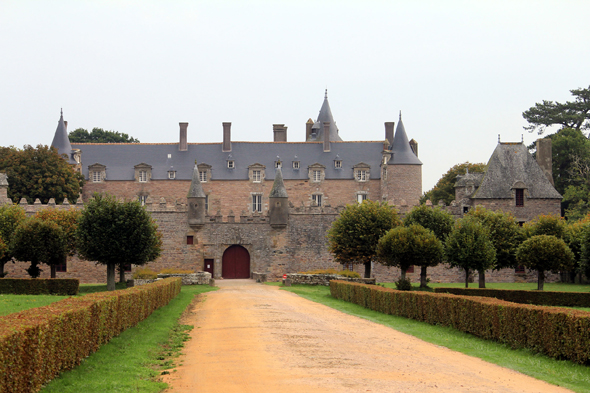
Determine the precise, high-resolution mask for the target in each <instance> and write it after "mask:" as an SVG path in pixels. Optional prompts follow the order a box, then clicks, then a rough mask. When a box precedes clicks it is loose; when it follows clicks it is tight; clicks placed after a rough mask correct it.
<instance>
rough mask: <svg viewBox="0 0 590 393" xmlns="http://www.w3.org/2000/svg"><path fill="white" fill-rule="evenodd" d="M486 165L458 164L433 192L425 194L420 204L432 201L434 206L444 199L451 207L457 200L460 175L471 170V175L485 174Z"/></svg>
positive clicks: (438, 183) (441, 179)
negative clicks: (456, 194)
mask: <svg viewBox="0 0 590 393" xmlns="http://www.w3.org/2000/svg"><path fill="white" fill-rule="evenodd" d="M486 167H487V166H486V164H483V163H479V164H472V163H470V162H464V163H462V164H457V165H455V166H453V167H452V168H451V169H449V170H448V171H447V173H445V174H444V175H443V176H442V177H441V178H440V179H439V180H438V182H437V183H436V184H435V185H434V187H433V188H432V190H430V191H427V192H426V193H424V195H423V196H422V198H420V203H421V204H423V203H425V202H426V201H427V200H430V201H431V202H432V203H433V204H434V205H436V204H438V202H439V201H440V200H441V199H442V200H443V201H444V203H445V204H446V205H450V204H451V202H452V201H454V200H455V183H456V182H457V176H458V175H464V174H465V173H466V171H467V169H469V172H470V173H483V172H485V170H486Z"/></svg>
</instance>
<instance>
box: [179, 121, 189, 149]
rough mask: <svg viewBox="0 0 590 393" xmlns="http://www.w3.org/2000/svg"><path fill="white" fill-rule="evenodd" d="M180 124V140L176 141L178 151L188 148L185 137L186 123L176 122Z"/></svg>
mask: <svg viewBox="0 0 590 393" xmlns="http://www.w3.org/2000/svg"><path fill="white" fill-rule="evenodd" d="M178 125H179V126H180V141H179V143H178V150H179V151H187V150H188V142H187V139H186V133H187V128H188V123H178Z"/></svg>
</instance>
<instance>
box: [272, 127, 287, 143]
mask: <svg viewBox="0 0 590 393" xmlns="http://www.w3.org/2000/svg"><path fill="white" fill-rule="evenodd" d="M272 131H273V133H274V141H275V142H287V127H285V125H284V124H273V125H272Z"/></svg>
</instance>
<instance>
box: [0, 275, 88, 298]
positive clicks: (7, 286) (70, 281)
mask: <svg viewBox="0 0 590 393" xmlns="http://www.w3.org/2000/svg"><path fill="white" fill-rule="evenodd" d="M79 286H80V281H79V280H77V279H74V278H0V293H3V294H6V293H10V294H13V295H61V296H74V295H77V294H78V288H79Z"/></svg>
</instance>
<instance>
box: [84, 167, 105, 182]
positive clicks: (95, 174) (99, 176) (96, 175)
mask: <svg viewBox="0 0 590 393" xmlns="http://www.w3.org/2000/svg"><path fill="white" fill-rule="evenodd" d="M80 170H81V168H80ZM106 170H107V167H106V166H104V165H102V164H99V163H98V162H97V163H95V164H92V165H88V180H89V181H91V182H93V183H101V182H103V181H105V180H106V178H107V176H106V175H107V172H106Z"/></svg>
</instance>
